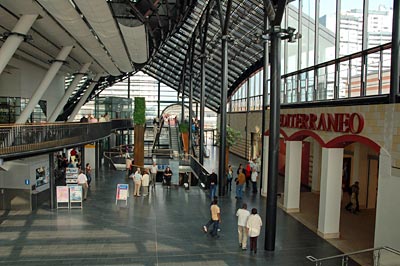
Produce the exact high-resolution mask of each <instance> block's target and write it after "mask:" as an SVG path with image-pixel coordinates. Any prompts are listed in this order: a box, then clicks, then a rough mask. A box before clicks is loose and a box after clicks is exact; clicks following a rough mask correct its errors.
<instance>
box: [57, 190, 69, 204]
mask: <svg viewBox="0 0 400 266" xmlns="http://www.w3.org/2000/svg"><path fill="white" fill-rule="evenodd" d="M56 192H57V193H56V194H57V208H59V209H60V208H69V188H68V187H66V186H57V191H56Z"/></svg>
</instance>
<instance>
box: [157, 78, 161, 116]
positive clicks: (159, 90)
mask: <svg viewBox="0 0 400 266" xmlns="http://www.w3.org/2000/svg"><path fill="white" fill-rule="evenodd" d="M157 87H158V90H157V100H158V101H157V117H158V118H160V115H161V113H160V111H161V110H160V95H161V83H160V81H158V84H157Z"/></svg>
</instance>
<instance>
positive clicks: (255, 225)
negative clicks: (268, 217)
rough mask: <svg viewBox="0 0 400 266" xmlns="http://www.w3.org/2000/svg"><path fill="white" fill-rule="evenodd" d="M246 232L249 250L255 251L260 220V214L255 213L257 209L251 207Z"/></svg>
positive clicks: (259, 231)
mask: <svg viewBox="0 0 400 266" xmlns="http://www.w3.org/2000/svg"><path fill="white" fill-rule="evenodd" d="M246 226H247V233H248V235H249V237H250V252H251V251H254V253H257V238H258V236H259V235H260V233H261V226H262V221H261V217H260V215H258V214H257V209H256V208H253V209H251V214H250V216H249V218H248V219H247V223H246Z"/></svg>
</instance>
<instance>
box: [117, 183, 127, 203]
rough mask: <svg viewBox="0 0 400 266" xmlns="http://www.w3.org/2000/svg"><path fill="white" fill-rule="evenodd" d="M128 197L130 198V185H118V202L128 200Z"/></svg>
mask: <svg viewBox="0 0 400 266" xmlns="http://www.w3.org/2000/svg"><path fill="white" fill-rule="evenodd" d="M128 197H129V185H128V184H117V200H128Z"/></svg>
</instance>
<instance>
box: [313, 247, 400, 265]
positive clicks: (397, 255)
mask: <svg viewBox="0 0 400 266" xmlns="http://www.w3.org/2000/svg"><path fill="white" fill-rule="evenodd" d="M383 251H387V252H388V254H386V255H387V256H385V258H383V255H385V254H383ZM370 252H372V253H373V263H374V264H373V265H374V266H380V265H400V251H398V250H396V249H393V248H390V247H379V248H369V249H364V250H359V251H355V252H350V253H346V254H341V255H336V256H330V257H325V258H321V259H317V258H315V257H313V256H307V257H306V258H307V259H308V260H309V261H311V262H313V263H315V265H316V266H322V265H326V264H324V263H325V262H326V263H328V262H332V261H335V262H339V261H340V262H341V265H342V266H347V265H348V264H349V258H350V256H355V255H360V254H366V253H370ZM382 261H383V262H384V263H385V264H381V262H382ZM393 263H394V264H393ZM336 265H338V264H336Z"/></svg>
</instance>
